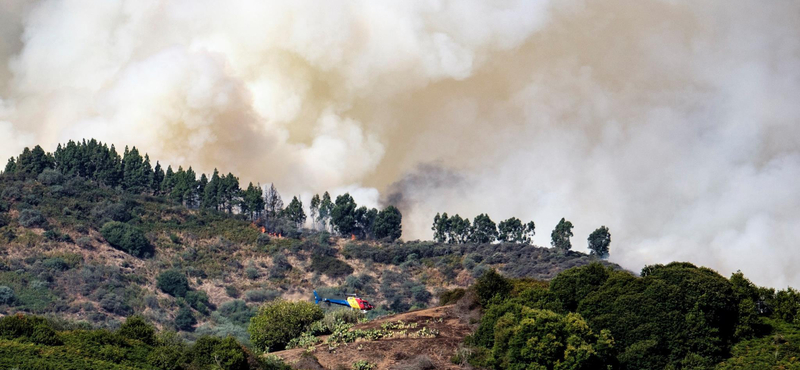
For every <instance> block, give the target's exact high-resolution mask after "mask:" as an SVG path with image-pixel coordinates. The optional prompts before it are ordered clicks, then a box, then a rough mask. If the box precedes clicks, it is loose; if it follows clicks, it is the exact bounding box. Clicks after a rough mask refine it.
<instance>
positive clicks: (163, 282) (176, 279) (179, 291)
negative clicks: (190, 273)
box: [156, 269, 189, 297]
mask: <svg viewBox="0 0 800 370" xmlns="http://www.w3.org/2000/svg"><path fill="white" fill-rule="evenodd" d="M156 287H157V288H158V289H161V291H163V292H164V293H167V294H169V295H171V296H175V297H185V296H186V292H188V291H189V280H188V279H186V275H184V274H182V273H181V272H180V271H178V270H176V269H169V270H167V271H164V272H162V273H160V274H159V275H158V277H157V278H156Z"/></svg>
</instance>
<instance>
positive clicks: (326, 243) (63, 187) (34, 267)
mask: <svg viewBox="0 0 800 370" xmlns="http://www.w3.org/2000/svg"><path fill="white" fill-rule="evenodd" d="M20 163H22V161H21V160H20ZM184 203H185V202H181V201H176V200H175V199H174V198H173V197H171V196H169V195H168V194H162V193H156V194H155V195H153V194H152V193H148V192H135V191H131V190H130V189H124V188H123V187H121V186H117V187H109V186H106V185H103V184H102V183H99V182H98V181H95V180H91V179H87V178H84V177H81V176H77V175H71V176H67V175H63V174H61V173H60V172H58V171H53V170H48V169H42V170H40V172H39V173H38V175H37V174H36V173H35V172H34V173H26V172H20V171H17V172H13V173H11V172H8V173H4V174H2V175H0V289H3V292H4V293H3V294H6V296H4V298H3V299H2V300H1V301H0V314H10V313H14V312H24V313H33V314H40V315H42V314H43V315H57V316H58V317H60V318H66V319H70V320H79V321H86V322H88V323H90V324H92V325H95V326H100V327H110V328H114V327H118V326H119V325H120V322H122V320H123V319H124V318H125V317H127V316H130V315H132V314H141V315H143V316H144V317H145V318H146V319H148V320H149V321H150V322H152V323H154V324H155V325H156V326H157V327H159V328H162V329H174V330H179V331H180V332H181V335H182V336H184V337H186V338H188V339H193V338H196V337H198V336H199V335H202V334H214V335H221V336H225V335H234V336H235V337H237V338H238V339H239V340H240V341H242V342H244V343H248V335H247V333H246V326H247V323H248V320H249V318H250V317H251V316H252V315H253V314H254V312H255V308H256V307H257V306H258V305H259V304H261V303H263V302H267V301H270V300H273V299H275V298H277V297H284V298H287V299H291V300H307V299H310V297H311V292H312V290H314V289H317V290H318V291H319V292H320V293H321V294H323V295H326V296H335V295H342V294H344V293H347V292H358V293H359V294H361V295H362V296H364V297H365V298H367V299H369V300H370V301H371V302H373V303H374V304H375V306H376V310H374V311H372V312H371V315H372V317H375V316H380V315H385V314H390V313H396V312H405V311H407V310H410V309H419V308H424V307H430V306H432V305H435V304H436V302H437V296H438V294H439V293H441V292H443V291H445V290H447V289H451V288H454V287H466V286H468V285H470V284H471V283H472V282H473V281H474V279H475V277H477V276H480V275H481V274H482V273H483V272H485V271H487V270H488V269H490V268H497V269H499V270H500V271H502V272H503V273H505V274H506V275H508V276H511V277H535V278H539V279H549V278H552V277H553V276H555V275H556V274H557V273H558V272H559V271H562V270H565V269H567V268H570V267H574V266H581V265H585V264H587V263H590V262H591V261H594V260H596V258H594V257H590V256H587V255H584V254H580V253H574V252H568V253H566V254H564V253H562V252H557V251H554V250H552V249H550V248H541V247H536V246H533V245H527V244H515V243H500V244H497V243H484V244H477V243H465V244H447V243H434V242H420V241H410V242H403V241H400V240H396V241H393V242H383V241H377V240H369V239H364V240H351V238H350V237H347V238H339V237H337V236H335V235H333V234H331V233H329V232H327V231H315V230H309V229H301V230H298V231H297V232H292V233H287V234H289V235H291V236H292V237H278V236H269V235H267V234H265V233H262V230H261V229H260V228H259V227H257V225H256V224H255V223H254V221H253V220H252V218H251V217H250V216H249V215H246V214H241V213H236V212H232V213H227V212H225V211H224V210H221V211H217V210H214V209H203V208H202V207H196V206H187V205H185V204H184ZM223 209H224V207H223ZM137 236H138V238H137ZM109 239H111V241H113V243H110V240H109ZM117 239H119V240H117ZM135 241H137V242H138V243H140V244H142V245H141V246H138V245H136V244H135ZM128 244H130V245H128ZM112 245H113V246H112ZM134 246H135V247H134ZM126 248H127V249H126ZM167 271H169V272H170V273H177V274H176V276H179V277H181V278H179V280H182V281H179V284H182V285H185V289H183V291H181V292H178V293H176V292H171V294H168V293H166V292H165V289H164V288H163V287H159V284H158V281H159V279H158V278H159V276H161V275H163V274H164V273H165V272H167ZM182 277H185V279H184V278H182ZM3 287H5V288H3Z"/></svg>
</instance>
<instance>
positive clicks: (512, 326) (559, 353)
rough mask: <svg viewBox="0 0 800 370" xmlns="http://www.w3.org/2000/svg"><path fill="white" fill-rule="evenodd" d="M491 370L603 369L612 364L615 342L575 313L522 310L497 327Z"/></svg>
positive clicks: (499, 321) (607, 334)
mask: <svg viewBox="0 0 800 370" xmlns="http://www.w3.org/2000/svg"><path fill="white" fill-rule="evenodd" d="M494 332H495V338H496V339H495V341H494V346H493V347H492V354H493V356H491V357H490V359H489V361H488V362H489V363H487V364H485V365H489V366H490V367H495V368H502V369H525V368H527V367H526V366H527V365H528V364H537V365H539V366H540V367H539V368H541V369H554V368H558V369H601V368H606V366H608V365H612V364H613V357H612V350H613V346H614V339H613V338H612V337H611V334H610V333H609V332H608V331H607V330H604V331H602V332H601V333H599V334H596V333H594V332H593V331H592V330H591V329H590V328H589V325H588V324H587V323H586V321H584V320H583V318H582V317H581V316H580V315H578V314H575V313H569V314H567V315H559V314H557V313H555V312H552V311H547V310H537V309H530V308H523V310H522V311H521V312H520V313H519V315H503V316H502V318H501V319H500V320H498V321H497V322H496V324H495V329H494Z"/></svg>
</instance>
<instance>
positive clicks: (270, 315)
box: [247, 299, 325, 351]
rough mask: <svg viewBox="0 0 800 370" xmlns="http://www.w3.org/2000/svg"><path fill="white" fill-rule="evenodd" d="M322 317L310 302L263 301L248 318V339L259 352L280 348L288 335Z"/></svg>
mask: <svg viewBox="0 0 800 370" xmlns="http://www.w3.org/2000/svg"><path fill="white" fill-rule="evenodd" d="M323 317H325V314H324V313H323V312H322V309H321V308H320V307H319V306H317V305H315V304H313V303H310V302H289V301H285V300H282V299H281V300H277V301H275V302H272V303H267V304H265V305H263V306H261V308H259V310H258V314H256V316H255V317H253V318H252V319H250V326H249V327H248V329H247V331H248V332H250V340H251V341H252V342H253V345H254V346H255V347H256V348H257V349H259V350H262V351H276V350H282V349H284V348H285V347H286V344H287V343H289V341H290V340H292V338H294V337H297V336H299V335H300V334H302V333H303V331H304V330H305V329H306V328H307V327H308V325H310V324H311V323H313V322H314V321H317V320H319V319H322V318H323Z"/></svg>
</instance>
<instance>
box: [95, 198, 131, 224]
mask: <svg viewBox="0 0 800 370" xmlns="http://www.w3.org/2000/svg"><path fill="white" fill-rule="evenodd" d="M91 215H92V218H94V220H95V222H96V225H103V224H105V223H107V222H111V221H117V222H128V221H130V220H131V218H132V216H131V213H130V212H129V211H128V207H127V206H126V205H125V204H123V203H114V202H111V201H108V200H106V201H103V202H102V203H99V204H98V205H96V206H95V207H94V208H92V211H91Z"/></svg>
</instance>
